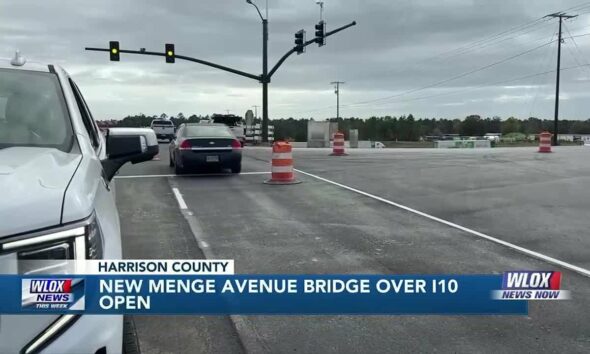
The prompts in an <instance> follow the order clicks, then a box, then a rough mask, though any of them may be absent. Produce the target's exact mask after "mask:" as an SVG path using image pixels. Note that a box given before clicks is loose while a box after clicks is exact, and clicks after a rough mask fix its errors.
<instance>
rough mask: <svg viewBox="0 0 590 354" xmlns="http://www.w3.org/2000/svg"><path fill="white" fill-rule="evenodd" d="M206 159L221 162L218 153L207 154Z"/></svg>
mask: <svg viewBox="0 0 590 354" xmlns="http://www.w3.org/2000/svg"><path fill="white" fill-rule="evenodd" d="M205 161H207V162H219V156H217V155H213V156H207V157H206V158H205Z"/></svg>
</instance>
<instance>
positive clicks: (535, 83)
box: [529, 29, 558, 117]
mask: <svg viewBox="0 0 590 354" xmlns="http://www.w3.org/2000/svg"><path fill="white" fill-rule="evenodd" d="M557 31H558V29H556V30H555V32H554V33H553V36H551V39H553V37H555V36H557ZM548 54H552V51H550V52H549V53H548ZM544 59H545V60H544V62H543V66H542V67H541V69H543V70H546V68H548V67H549V64H550V62H551V61H550V60H551V56H550V55H547V56H545V58H544ZM541 77H542V76H541V75H540V76H539V77H538V79H537V80H535V82H534V86H535V96H534V97H533V100H532V103H531V105H530V107H529V117H532V116H533V111H534V109H535V105H536V104H537V99H538V97H539V91H541V90H540V87H541V85H539V83H540V81H541Z"/></svg>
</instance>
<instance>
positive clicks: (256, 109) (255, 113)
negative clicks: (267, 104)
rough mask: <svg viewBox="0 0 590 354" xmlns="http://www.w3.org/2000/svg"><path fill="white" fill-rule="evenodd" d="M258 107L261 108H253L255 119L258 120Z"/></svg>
mask: <svg viewBox="0 0 590 354" xmlns="http://www.w3.org/2000/svg"><path fill="white" fill-rule="evenodd" d="M258 107H260V106H252V108H254V118H258Z"/></svg>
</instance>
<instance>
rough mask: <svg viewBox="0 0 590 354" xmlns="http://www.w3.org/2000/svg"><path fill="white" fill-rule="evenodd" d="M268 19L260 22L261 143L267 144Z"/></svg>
mask: <svg viewBox="0 0 590 354" xmlns="http://www.w3.org/2000/svg"><path fill="white" fill-rule="evenodd" d="M269 82H270V77H269V76H268V19H266V18H265V19H263V20H262V142H264V143H268V83H269Z"/></svg>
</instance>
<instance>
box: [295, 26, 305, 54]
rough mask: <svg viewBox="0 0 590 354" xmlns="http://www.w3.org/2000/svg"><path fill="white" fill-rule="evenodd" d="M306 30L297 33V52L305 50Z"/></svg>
mask: <svg viewBox="0 0 590 354" xmlns="http://www.w3.org/2000/svg"><path fill="white" fill-rule="evenodd" d="M304 44H305V31H304V30H299V31H297V33H295V52H297V54H298V55H299V54H301V53H304V52H305V46H304Z"/></svg>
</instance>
